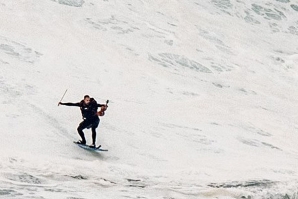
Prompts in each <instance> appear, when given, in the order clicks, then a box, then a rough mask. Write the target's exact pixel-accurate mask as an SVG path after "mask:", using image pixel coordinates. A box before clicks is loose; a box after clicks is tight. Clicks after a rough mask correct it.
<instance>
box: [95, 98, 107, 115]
mask: <svg viewBox="0 0 298 199" xmlns="http://www.w3.org/2000/svg"><path fill="white" fill-rule="evenodd" d="M108 103H109V100H107V101H106V104H105V105H104V106H102V107H100V111H98V112H97V115H98V116H104V115H105V111H106V110H107V109H108Z"/></svg>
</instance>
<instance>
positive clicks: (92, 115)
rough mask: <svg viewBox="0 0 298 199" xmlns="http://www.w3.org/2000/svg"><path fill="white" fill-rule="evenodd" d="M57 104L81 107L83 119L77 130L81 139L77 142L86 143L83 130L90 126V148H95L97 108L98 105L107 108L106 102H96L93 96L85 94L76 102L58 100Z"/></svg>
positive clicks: (97, 121) (97, 119)
mask: <svg viewBox="0 0 298 199" xmlns="http://www.w3.org/2000/svg"><path fill="white" fill-rule="evenodd" d="M58 105H65V106H78V107H80V109H81V113H82V117H83V121H82V122H81V123H80V124H79V126H78V128H77V131H78V133H79V135H80V137H81V139H82V140H79V141H78V142H76V143H78V144H84V145H85V144H86V139H85V135H84V132H83V130H84V129H86V128H88V129H89V128H91V130H92V144H91V145H90V147H91V148H95V147H96V145H95V142H96V128H97V127H98V125H99V122H100V119H99V117H98V113H97V109H98V107H103V109H106V108H107V105H106V104H97V102H96V101H95V99H94V98H90V96H89V95H85V96H84V99H83V100H81V101H80V102H78V103H70V102H68V103H62V102H59V104H58Z"/></svg>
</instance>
